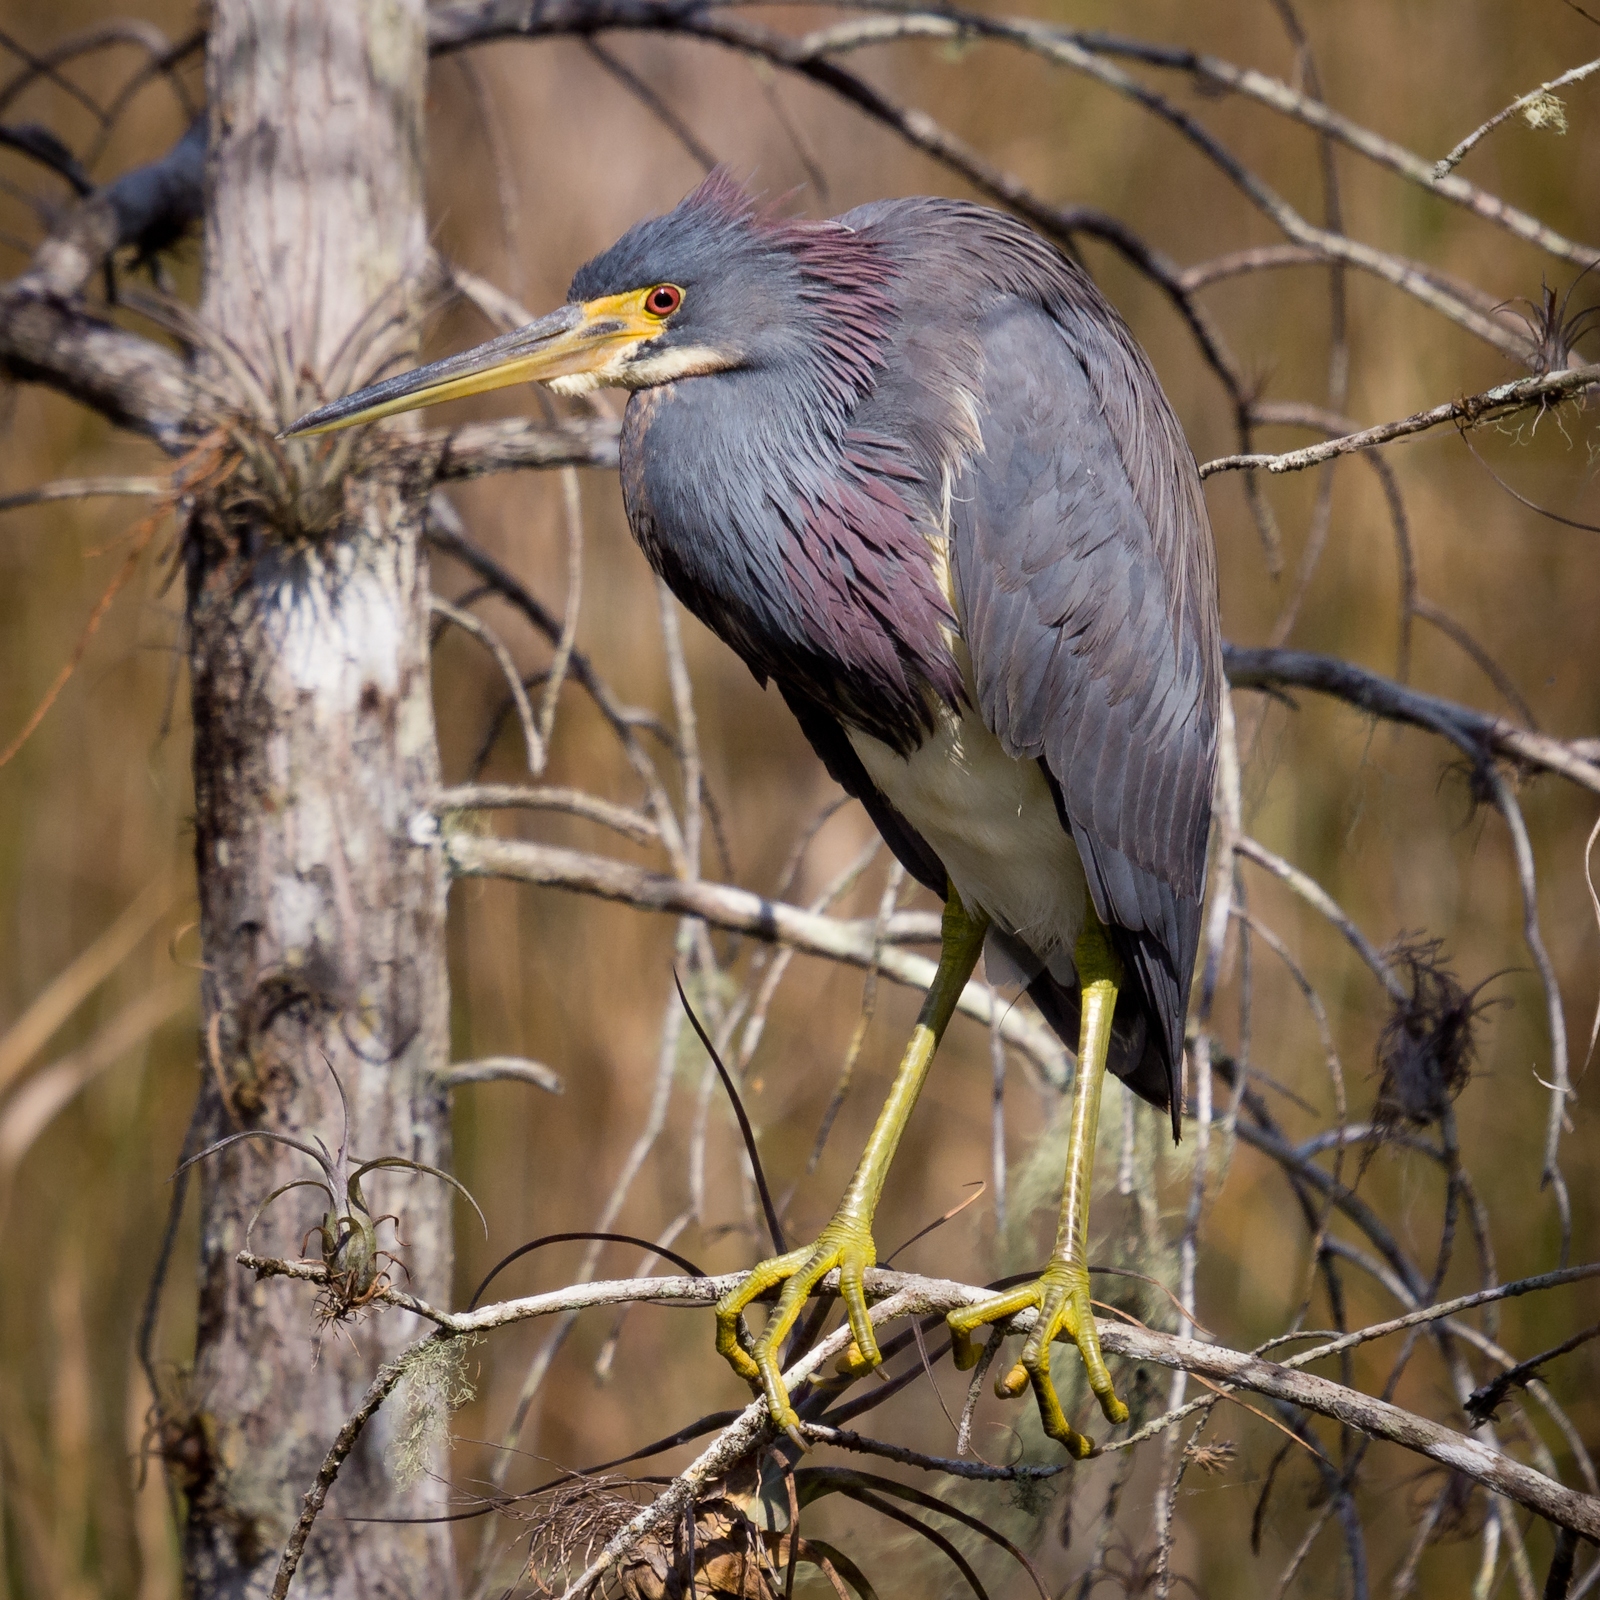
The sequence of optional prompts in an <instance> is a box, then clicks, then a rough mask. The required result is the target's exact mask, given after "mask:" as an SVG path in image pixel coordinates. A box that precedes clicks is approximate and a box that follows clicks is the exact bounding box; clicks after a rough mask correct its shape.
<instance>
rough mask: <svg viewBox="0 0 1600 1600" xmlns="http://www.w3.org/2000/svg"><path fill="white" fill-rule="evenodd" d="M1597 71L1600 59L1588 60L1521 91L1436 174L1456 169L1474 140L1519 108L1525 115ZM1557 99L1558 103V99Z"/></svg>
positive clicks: (1562, 129)
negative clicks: (1545, 81)
mask: <svg viewBox="0 0 1600 1600" xmlns="http://www.w3.org/2000/svg"><path fill="white" fill-rule="evenodd" d="M1596 72H1600V61H1586V62H1584V64H1583V65H1582V66H1581V67H1573V68H1572V70H1571V71H1570V72H1563V73H1562V74H1561V76H1560V77H1559V78H1551V79H1550V81H1549V82H1548V83H1541V84H1540V85H1539V87H1538V88H1537V89H1530V90H1529V91H1528V92H1527V94H1524V95H1518V97H1517V98H1516V99H1515V100H1513V101H1512V102H1511V104H1510V105H1508V106H1507V107H1506V108H1505V109H1504V110H1503V111H1497V112H1496V113H1495V114H1494V115H1493V116H1492V117H1490V118H1489V120H1488V121H1487V122H1485V123H1482V124H1480V125H1479V126H1478V127H1476V128H1474V129H1473V130H1472V132H1471V133H1469V134H1468V135H1467V136H1466V138H1465V139H1463V140H1462V141H1461V143H1460V144H1458V145H1457V146H1456V147H1455V149H1454V150H1452V151H1451V152H1450V154H1449V155H1447V156H1445V157H1444V158H1443V159H1442V160H1441V161H1440V162H1439V164H1438V165H1437V166H1436V167H1435V168H1434V169H1433V175H1434V178H1435V179H1436V180H1437V179H1439V178H1443V177H1445V176H1447V175H1448V174H1449V173H1451V172H1453V171H1454V170H1455V169H1456V168H1457V167H1458V166H1459V165H1460V164H1461V160H1462V157H1463V156H1465V155H1466V153H1467V152H1468V151H1469V150H1471V149H1472V147H1473V146H1474V145H1475V144H1477V143H1478V142H1479V141H1480V140H1482V139H1486V138H1487V137H1488V136H1489V135H1490V134H1491V133H1493V132H1494V130H1495V129H1496V128H1498V127H1499V126H1500V124H1501V123H1502V122H1505V121H1506V120H1507V119H1508V118H1511V117H1514V116H1516V114H1517V113H1518V112H1519V111H1520V112H1522V113H1524V114H1525V115H1527V114H1529V113H1531V112H1533V111H1534V109H1535V108H1536V107H1538V106H1540V104H1541V102H1544V103H1548V102H1549V101H1550V100H1551V99H1553V98H1554V91H1555V90H1557V89H1563V88H1565V87H1566V86H1567V85H1568V84H1569V83H1578V82H1580V81H1581V80H1582V79H1584V78H1587V77H1590V76H1591V75H1592V74H1594V73H1596ZM1557 103H1558V104H1559V102H1557ZM1530 120H1531V117H1530ZM1539 125H1542V124H1539ZM1559 131H1560V132H1563V133H1564V132H1565V131H1566V122H1565V119H1564V118H1563V119H1562V121H1561V123H1560V127H1559Z"/></svg>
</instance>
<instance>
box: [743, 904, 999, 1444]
mask: <svg viewBox="0 0 1600 1600" xmlns="http://www.w3.org/2000/svg"><path fill="white" fill-rule="evenodd" d="M987 928H988V919H987V918H985V917H984V916H983V915H981V914H973V913H969V912H968V911H967V909H966V908H965V907H964V906H963V905H962V904H961V900H960V897H959V896H958V895H957V894H956V892H955V890H954V889H951V891H950V895H949V898H948V899H947V900H946V901H945V907H944V925H943V929H942V938H941V944H940V951H939V970H938V971H937V972H936V973H935V974H934V978H933V984H932V986H931V987H930V988H929V990H928V994H927V998H926V999H925V1000H924V1001H923V1002H922V1011H921V1013H920V1014H919V1016H918V1017H917V1025H916V1028H915V1029H914V1030H913V1031H912V1034H911V1042H910V1043H909V1044H908V1045H907V1046H906V1052H905V1055H904V1056H903V1057H902V1058H901V1061H900V1070H899V1071H898V1072H897V1073H896V1074H895V1079H894V1085H893V1087H892V1088H891V1089H890V1090H889V1098H888V1099H887V1100H885V1101H884V1103H883V1110H882V1111H880V1112H879V1113H878V1120H877V1123H876V1125H875V1126H874V1127H873V1130H872V1137H871V1138H870V1139H868V1140H867V1148H866V1149H865V1150H864V1151H863V1152H862V1155H861V1161H860V1164H859V1165H858V1166H857V1167H856V1174H855V1177H853V1178H852V1179H851V1180H850V1187H849V1188H848V1189H847V1190H846V1191H845V1195H844V1199H843V1200H841V1201H840V1202H839V1209H838V1210H837V1211H835V1212H834V1214H833V1220H832V1221H831V1222H830V1223H829V1224H828V1225H827V1227H825V1228H824V1229H823V1230H822V1233H821V1235H820V1236H819V1237H818V1239H817V1241H816V1243H815V1244H811V1245H807V1246H805V1247H804V1248H802V1249H799V1250H791V1251H790V1252H789V1253H788V1254H787V1255H782V1256H774V1257H773V1258H772V1260H770V1261H763V1262H762V1263H761V1265H760V1266H758V1267H757V1268H756V1269H755V1270H754V1271H753V1272H752V1273H751V1274H750V1275H749V1276H748V1277H747V1278H745V1279H744V1280H743V1282H741V1283H740V1284H739V1286H738V1287H737V1288H735V1289H733V1290H731V1291H730V1292H729V1293H728V1294H726V1295H724V1296H723V1298H722V1299H721V1300H720V1301H719V1302H718V1303H717V1349H718V1351H719V1352H720V1353H721V1354H722V1355H723V1356H725V1357H726V1358H727V1360H728V1361H729V1363H730V1364H731V1365H732V1367H733V1370H734V1371H735V1372H737V1373H738V1374H739V1376H740V1377H741V1378H744V1379H746V1380H748V1381H749V1382H750V1383H751V1384H753V1385H759V1386H760V1388H761V1390H762V1392H763V1393H765V1395H766V1397H767V1404H768V1406H769V1407H770V1409H771V1412H772V1420H773V1421H774V1422H775V1423H776V1424H777V1425H778V1426H779V1427H780V1428H784V1429H787V1430H791V1431H792V1430H796V1429H797V1428H798V1426H799V1418H798V1417H797V1416H796V1415H795V1410H794V1407H793V1406H791V1405H790V1404H789V1396H788V1393H787V1392H786V1391H785V1389H784V1386H783V1377H782V1374H781V1373H780V1371H779V1367H778V1359H779V1353H780V1352H781V1350H782V1348H783V1341H784V1338H785V1336H786V1335H787V1334H788V1332H789V1329H790V1328H792V1327H793V1326H794V1323H795V1320H796V1318H798V1317H799V1315H800V1308H801V1307H802V1306H803V1305H804V1304H805V1302H806V1298H807V1296H808V1295H810V1293H811V1291H812V1290H813V1289H814V1288H816V1286H817V1284H818V1283H820V1282H821V1281H822V1279H823V1278H824V1277H825V1276H826V1275H827V1274H828V1273H829V1272H831V1271H832V1270H833V1269H834V1268H835V1267H837V1268H838V1269H839V1296H840V1298H841V1299H842V1300H843V1301H844V1308H845V1314H846V1316H847V1317H848V1318H849V1319H850V1332H851V1333H852V1334H853V1335H854V1337H855V1344H854V1346H853V1348H852V1350H851V1352H850V1354H849V1357H848V1360H849V1362H850V1365H851V1366H852V1367H853V1368H855V1369H858V1370H862V1371H865V1370H866V1369H868V1368H870V1367H875V1366H877V1364H878V1362H879V1360H880V1359H881V1357H880V1356H879V1354H878V1341H877V1340H876V1338H874V1336H873V1332H872V1323H871V1321H870V1320H869V1319H868V1317H867V1298H866V1292H865V1288H864V1285H863V1279H864V1277H865V1274H866V1271H867V1269H868V1268H869V1267H872V1266H876V1265H877V1261H878V1250H877V1246H876V1244H874V1242H873V1238H872V1217H873V1213H874V1212H875V1211H876V1210H877V1208H878V1197H879V1195H881V1194H882V1193H883V1183H884V1179H885V1178H887V1177H888V1175H889V1164H890V1162H892V1161H893V1160H894V1153H895V1149H896V1147H897V1146H898V1145H899V1143H900V1135H901V1134H902V1133H904V1132H905V1128H906V1123H907V1122H909V1121H910V1120H911V1111H912V1108H913V1107H914V1106H915V1105H916V1103H917V1096H918V1094H920V1093H921V1091H922V1084H923V1080H924V1079H925V1078H926V1077H927V1076H928V1068H929V1066H930V1065H931V1063H932V1061H933V1053H934V1051H935V1050H937V1049H938V1048H939V1041H940V1039H942V1038H943V1037H944V1030H945V1027H946V1026H947V1024H948V1023H949V1021H950V1018H951V1016H952V1014H953V1013H954V1011H955V1008H956V1002H957V1001H958V1000H959V999H960V998H961V991H962V990H963V989H964V988H966V986H967V979H968V978H969V977H971V976H972V969H973V967H974V966H975V965H976V964H977V960H978V953H979V951H981V950H982V949H983V936H984V933H985V931H986V930H987ZM780 1283H781V1284H783V1293H782V1294H781V1295H780V1296H779V1297H778V1303H777V1305H776V1306H775V1307H774V1308H773V1311H772V1315H771V1316H770V1317H769V1318H768V1320H767V1325H766V1327H765V1328H763V1329H762V1330H761V1336H760V1338H758V1339H757V1340H756V1342H755V1348H754V1352H753V1354H751V1353H748V1352H746V1351H745V1349H744V1347H743V1346H742V1345H741V1344H740V1343H739V1318H740V1315H741V1313H742V1312H743V1311H744V1309H745V1307H746V1306H748V1305H749V1304H750V1302H751V1301H752V1300H756V1299H758V1298H759V1297H760V1296H762V1295H764V1294H766V1293H767V1292H768V1291H769V1290H771V1289H774V1288H776V1287H777V1286H778V1285H779V1284H780ZM795 1437H796V1440H797V1442H799V1443H802V1444H803V1443H804V1441H803V1440H801V1439H799V1436H798V1433H796V1435H795Z"/></svg>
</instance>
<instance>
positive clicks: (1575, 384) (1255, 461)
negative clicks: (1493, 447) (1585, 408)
mask: <svg viewBox="0 0 1600 1600" xmlns="http://www.w3.org/2000/svg"><path fill="white" fill-rule="evenodd" d="M1596 386H1600V363H1591V364H1590V365H1588V366H1582V367H1570V368H1568V369H1567V370H1565V371H1563V372H1551V373H1546V374H1545V375H1543V376H1542V377H1533V378H1519V379H1517V381H1516V382H1514V383H1501V384H1496V385H1495V387H1494V388H1492V389H1485V390H1484V391H1483V393H1481V394H1475V395H1468V396H1467V397H1466V398H1465V399H1462V400H1447V401H1445V403H1444V404H1443V405H1437V406H1433V407H1430V408H1429V409H1428V410H1427V411H1419V412H1417V413H1415V415H1413V416H1409V417H1402V418H1400V419H1399V420H1398V421H1395V422H1383V423H1379V424H1377V425H1376V426H1375V427H1371V428H1364V429H1363V430H1362V431H1361V432H1360V433H1347V434H1344V435H1342V436H1341V437H1339V438H1337V439H1328V440H1325V441H1324V442H1323V443H1322V444H1312V445H1307V446H1306V447H1305V448H1304V449H1303V450H1288V451H1285V452H1284V453H1283V454H1282V455H1244V456H1219V457H1217V459H1216V460H1214V461H1207V462H1205V463H1203V464H1202V466H1201V468H1200V476H1201V477H1202V478H1209V477H1210V476H1211V475H1212V474H1213V473H1215V472H1238V471H1241V470H1252V469H1261V470H1264V471H1267V472H1303V471H1304V470H1305V469H1306V468H1307V467H1316V466H1320V465H1321V464H1322V463H1323V462H1324V461H1332V460H1334V459H1335V458H1337V457H1339V456H1347V455H1353V454H1354V453H1355V452H1356V451H1358V450H1370V449H1371V448H1372V447H1373V446H1374V445H1379V444H1388V443H1389V442H1390V441H1391V440H1394V439H1405V438H1409V437H1410V436H1411V435H1412V434H1417V433H1426V432H1427V431H1428V430H1429V429H1430V428H1438V427H1442V426H1444V425H1445V424H1446V423H1462V422H1465V423H1467V424H1469V425H1472V424H1476V423H1479V422H1492V421H1494V420H1496V419H1497V418H1499V417H1505V416H1510V415H1511V414H1512V413H1514V412H1517V411H1526V410H1529V409H1531V408H1532V407H1534V406H1544V405H1547V404H1548V403H1549V402H1550V401H1551V400H1553V399H1557V398H1561V399H1566V398H1569V397H1573V396H1576V395H1580V394H1583V393H1584V392H1585V391H1587V390H1589V389H1592V388H1595V387H1596Z"/></svg>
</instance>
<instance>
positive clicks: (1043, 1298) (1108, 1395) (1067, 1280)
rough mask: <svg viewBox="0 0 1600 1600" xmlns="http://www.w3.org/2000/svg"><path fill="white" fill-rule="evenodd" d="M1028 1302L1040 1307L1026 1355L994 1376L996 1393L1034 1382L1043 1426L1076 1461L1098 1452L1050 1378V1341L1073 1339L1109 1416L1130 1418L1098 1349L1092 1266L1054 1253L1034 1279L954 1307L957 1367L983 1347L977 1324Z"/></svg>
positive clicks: (1004, 1394)
mask: <svg viewBox="0 0 1600 1600" xmlns="http://www.w3.org/2000/svg"><path fill="white" fill-rule="evenodd" d="M1029 1307H1034V1308H1036V1309H1037V1310H1038V1313H1039V1318H1038V1321H1036V1322H1035V1323H1034V1325H1033V1331H1032V1332H1031V1333H1030V1334H1029V1335H1028V1342H1027V1343H1026V1344H1025V1345H1024V1346H1023V1347H1022V1358H1021V1360H1019V1361H1018V1362H1017V1363H1016V1365H1015V1366H1013V1367H1012V1368H1011V1369H1010V1371H1008V1372H1002V1373H1001V1375H1000V1376H999V1377H997V1378H996V1380H995V1386H994V1387H995V1393H996V1394H998V1395H999V1396H1000V1397H1001V1398H1002V1399H1004V1398H1006V1397H1008V1396H1011V1397H1014V1396H1016V1395H1019V1394H1021V1393H1022V1391H1023V1390H1024V1389H1026V1388H1027V1387H1028V1385H1029V1384H1030V1383H1031V1384H1032V1385H1033V1393H1034V1398H1035V1399H1036V1400H1037V1401H1038V1403H1039V1417H1040V1420H1041V1421H1042V1422H1043V1423H1044V1431H1045V1432H1046V1433H1048V1434H1049V1435H1050V1437H1051V1438H1052V1439H1059V1440H1060V1441H1061V1443H1062V1444H1064V1445H1065V1446H1066V1447H1067V1449H1068V1450H1069V1451H1070V1452H1071V1453H1072V1455H1074V1456H1075V1457H1076V1458H1077V1459H1078V1460H1080V1461H1082V1460H1084V1459H1085V1458H1086V1457H1088V1456H1092V1455H1093V1454H1094V1453H1095V1449H1096V1446H1095V1445H1094V1443H1093V1441H1092V1440H1089V1439H1086V1438H1084V1436H1083V1435H1082V1434H1081V1433H1079V1432H1078V1431H1077V1429H1076V1428H1074V1427H1073V1426H1072V1424H1071V1423H1070V1422H1068V1421H1067V1418H1066V1413H1065V1412H1063V1411H1062V1409H1061V1401H1060V1399H1059V1398H1058V1397H1057V1395H1056V1389H1055V1384H1054V1383H1053V1382H1052V1381H1051V1377H1050V1346H1051V1344H1052V1342H1053V1341H1054V1340H1056V1339H1057V1338H1066V1339H1070V1340H1071V1341H1072V1342H1073V1343H1074V1344H1075V1345H1077V1347H1078V1354H1079V1355H1080V1356H1082V1357H1083V1366H1084V1371H1085V1373H1086V1374H1087V1376H1088V1379H1089V1387H1090V1388H1091V1389H1092V1390H1093V1391H1094V1395H1095V1398H1096V1399H1097V1400H1098V1401H1099V1402H1100V1409H1101V1410H1102V1411H1103V1412H1104V1413H1105V1417H1106V1421H1107V1422H1112V1423H1117V1422H1126V1421H1127V1420H1128V1408H1127V1407H1126V1406H1125V1405H1124V1404H1123V1403H1122V1402H1121V1401H1120V1400H1119V1399H1118V1398H1117V1395H1116V1390H1115V1389H1114V1388H1113V1387H1112V1384H1111V1374H1110V1373H1109V1372H1108V1371H1107V1370H1106V1363H1105V1358H1104V1357H1103V1356H1102V1355H1101V1354H1100V1331H1099V1329H1098V1328H1097V1327H1096V1326H1095V1321H1094V1312H1093V1310H1092V1309H1091V1308H1090V1305H1089V1269H1088V1268H1087V1267H1086V1266H1084V1265H1083V1264H1082V1263H1081V1262H1076V1261H1066V1260H1063V1259H1062V1258H1061V1257H1059V1256H1056V1257H1054V1258H1052V1260H1051V1262H1050V1264H1049V1266H1047V1267H1046V1268H1045V1269H1044V1272H1043V1274H1042V1275H1041V1276H1040V1277H1038V1278H1036V1279H1035V1280H1034V1281H1033V1282H1032V1283H1027V1284H1023V1285H1022V1286H1021V1287H1020V1288H1016V1289H1013V1290H1011V1291H1010V1292H1009V1293H1007V1294H1003V1295H998V1296H996V1298H995V1299H993V1300H984V1301H981V1302H980V1303H979V1304H978V1305H975V1306H967V1307H966V1308H964V1309H963V1310H960V1311H952V1312H951V1313H950V1315H949V1317H948V1318H947V1319H946V1321H947V1322H948V1324H949V1327H950V1336H951V1344H952V1354H953V1355H954V1357H955V1363H956V1365H957V1366H958V1367H961V1368H967V1367H971V1366H973V1365H974V1364H975V1363H976V1362H977V1359H978V1355H979V1349H978V1346H977V1345H976V1344H974V1343H973V1341H972V1331H973V1329H974V1328H978V1327H981V1326H983V1324H985V1323H990V1322H999V1321H1000V1320H1001V1319H1002V1318H1004V1317H1012V1316H1015V1315H1016V1314H1017V1312H1019V1311H1026V1310H1027V1309H1028V1308H1029Z"/></svg>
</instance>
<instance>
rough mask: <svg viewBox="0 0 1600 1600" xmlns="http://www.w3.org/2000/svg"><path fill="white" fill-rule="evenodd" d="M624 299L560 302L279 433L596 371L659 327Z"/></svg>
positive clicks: (320, 428)
mask: <svg viewBox="0 0 1600 1600" xmlns="http://www.w3.org/2000/svg"><path fill="white" fill-rule="evenodd" d="M622 299H623V297H622V296H618V297H616V299H608V300H594V301H591V302H589V303H588V304H587V305H565V306H562V307H561V309H560V310H559V311H552V312H551V313H550V315H549V316H547V317H541V318H540V319H539V320H538V321H537V322H530V323H529V324H528V325H527V327H525V328H518V329H517V330H516V331H515V332H514V333H504V334H501V335H500V337H499V338H498V339H490V340H489V341H488V342H487V343H485V344H480V345H477V346H475V347H474V348H473V349H471V350H464V351H463V352H462V353H461V354H460V355H457V356H446V357H445V359H444V360H443V361H435V362H432V363H431V364H430V365H428V366H426V367H418V368H417V369H416V371H415V372H405V373H402V374H401V375H400V376H399V377H398V378H385V379H384V381H383V382H382V383H374V384H372V385H370V386H369V387H367V388H365V389H360V390H357V392H356V393H355V394H352V395H346V396H345V398H344V399H343V400H334V401H332V402H330V403H329V404H328V405H325V406H318V407H317V409H316V410H315V411H308V412H307V413H306V414H305V416H303V417H301V418H300V420H299V421H298V422H296V423H294V424H292V425H291V426H290V427H288V428H285V429H284V431H283V433H282V434H281V435H280V437H282V438H285V439H289V438H304V437H306V436H308V435H310V434H316V433H332V432H334V431H335V430H336V429H339V428H350V427H354V426H355V425H356V424H357V423H359V422H376V421H377V420H378V418H379V417H392V416H394V415H396V414H397V413H399V412H401V411H416V410H419V409H421V408H422V407H423V406H432V405H437V404H438V403H439V402H440V401H441V400H458V399H460V398H461V397H462V396H464V395H469V394H483V393H485V392H486V391H488V390H490V389H503V388H505V387H507V386H508V385H509V384H513V383H545V382H548V381H549V380H550V379H552V378H566V377H572V376H575V375H577V374H579V373H586V372H596V371H599V370H600V369H602V368H604V367H605V366H607V365H608V364H609V363H610V362H612V361H614V360H616V359H617V358H618V357H619V356H620V355H622V354H623V353H624V347H626V346H628V345H631V344H636V343H638V342H640V341H641V340H643V339H648V338H651V337H653V336H654V335H655V334H657V333H659V332H660V331H661V330H660V326H659V324H658V323H647V322H646V321H645V320H644V318H643V317H642V315H640V314H639V313H638V312H637V311H634V310H633V309H632V308H631V307H624V306H623V305H621V304H619V302H620V301H621V300H622Z"/></svg>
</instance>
